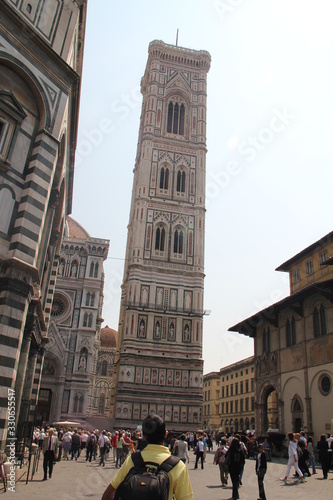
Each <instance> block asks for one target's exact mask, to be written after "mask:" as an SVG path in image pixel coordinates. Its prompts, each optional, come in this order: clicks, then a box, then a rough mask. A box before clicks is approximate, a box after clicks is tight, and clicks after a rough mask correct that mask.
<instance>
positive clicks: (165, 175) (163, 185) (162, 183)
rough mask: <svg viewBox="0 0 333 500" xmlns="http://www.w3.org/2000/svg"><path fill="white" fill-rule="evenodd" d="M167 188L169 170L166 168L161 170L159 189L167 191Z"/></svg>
mask: <svg viewBox="0 0 333 500" xmlns="http://www.w3.org/2000/svg"><path fill="white" fill-rule="evenodd" d="M168 188H169V169H168V168H167V167H165V168H164V167H162V168H161V174H160V189H168Z"/></svg>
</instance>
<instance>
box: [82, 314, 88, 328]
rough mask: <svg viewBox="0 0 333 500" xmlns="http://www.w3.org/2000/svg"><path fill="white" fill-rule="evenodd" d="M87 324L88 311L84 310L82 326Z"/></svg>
mask: <svg viewBox="0 0 333 500" xmlns="http://www.w3.org/2000/svg"><path fill="white" fill-rule="evenodd" d="M87 324H88V313H87V312H85V313H84V316H83V326H87Z"/></svg>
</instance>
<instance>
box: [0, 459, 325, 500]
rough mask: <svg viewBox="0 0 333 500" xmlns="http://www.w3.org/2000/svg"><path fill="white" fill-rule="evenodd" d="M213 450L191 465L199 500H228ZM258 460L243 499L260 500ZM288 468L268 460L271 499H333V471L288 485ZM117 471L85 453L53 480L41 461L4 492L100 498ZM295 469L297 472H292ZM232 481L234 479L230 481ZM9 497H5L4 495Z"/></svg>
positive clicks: (248, 469)
mask: <svg viewBox="0 0 333 500" xmlns="http://www.w3.org/2000/svg"><path fill="white" fill-rule="evenodd" d="M213 456H214V454H213V453H208V454H207V458H206V462H205V468H204V470H201V469H200V468H199V469H196V470H194V455H193V454H192V455H191V461H190V463H189V464H188V469H189V473H190V478H191V483H192V488H193V491H194V498H195V500H227V499H230V498H231V496H232V489H231V484H228V486H227V487H226V488H222V487H221V484H220V479H219V469H218V467H217V466H216V465H213ZM254 468H255V462H254V461H253V460H247V461H246V464H245V471H244V476H243V486H242V487H241V488H240V490H239V496H240V499H241V500H257V498H258V486H257V479H256V475H255V471H254ZM285 470H286V460H283V459H281V460H280V459H279V460H274V459H273V462H269V463H268V472H267V474H266V477H265V491H266V497H267V499H268V500H273V499H274V500H280V499H281V500H288V499H293V500H296V499H303V500H305V499H311V500H313V499H316V500H332V499H333V473H332V472H330V473H329V475H328V480H324V479H323V478H322V472H321V470H320V469H318V471H317V474H316V475H313V476H311V477H309V478H307V479H306V482H305V483H304V484H300V483H299V482H298V481H296V480H294V478H293V477H292V475H291V476H290V478H289V481H288V483H287V484H286V485H285V484H284V483H283V482H281V481H280V477H282V476H283V475H284V473H285ZM115 472H116V469H115V467H114V463H113V460H112V458H109V459H108V460H107V462H106V465H105V467H99V466H98V461H95V462H92V463H89V462H86V461H85V458H84V456H83V455H82V456H81V457H80V458H79V459H78V460H77V461H75V460H69V461H67V460H66V461H61V462H58V463H57V464H56V465H55V467H54V471H53V477H52V479H48V480H47V481H42V478H43V462H42V459H40V461H39V465H38V471H37V473H36V474H35V476H34V478H33V480H32V481H29V482H28V484H26V469H22V470H19V471H18V472H17V474H16V479H17V482H16V485H15V493H14V492H12V491H7V493H3V490H2V491H1V492H0V495H7V497H11V495H14V497H15V498H20V499H21V498H22V499H26V500H39V499H43V500H76V499H84V498H89V499H91V500H95V499H100V498H101V496H102V493H103V491H104V490H105V488H106V486H107V485H108V483H109V482H110V480H111V479H112V477H113V476H114V474H115ZM292 472H293V471H292ZM20 476H22V477H20ZM229 482H230V481H229ZM3 498H5V496H4V497H3Z"/></svg>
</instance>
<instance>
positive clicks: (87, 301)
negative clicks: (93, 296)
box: [86, 292, 90, 306]
mask: <svg viewBox="0 0 333 500" xmlns="http://www.w3.org/2000/svg"><path fill="white" fill-rule="evenodd" d="M89 305H90V292H88V293H87V295H86V306H89Z"/></svg>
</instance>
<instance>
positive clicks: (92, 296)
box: [90, 292, 95, 307]
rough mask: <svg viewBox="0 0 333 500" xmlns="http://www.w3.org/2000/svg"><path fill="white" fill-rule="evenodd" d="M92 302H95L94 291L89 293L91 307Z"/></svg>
mask: <svg viewBox="0 0 333 500" xmlns="http://www.w3.org/2000/svg"><path fill="white" fill-rule="evenodd" d="M94 304H95V292H93V293H92V294H91V297H90V305H91V307H93V306H94Z"/></svg>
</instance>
